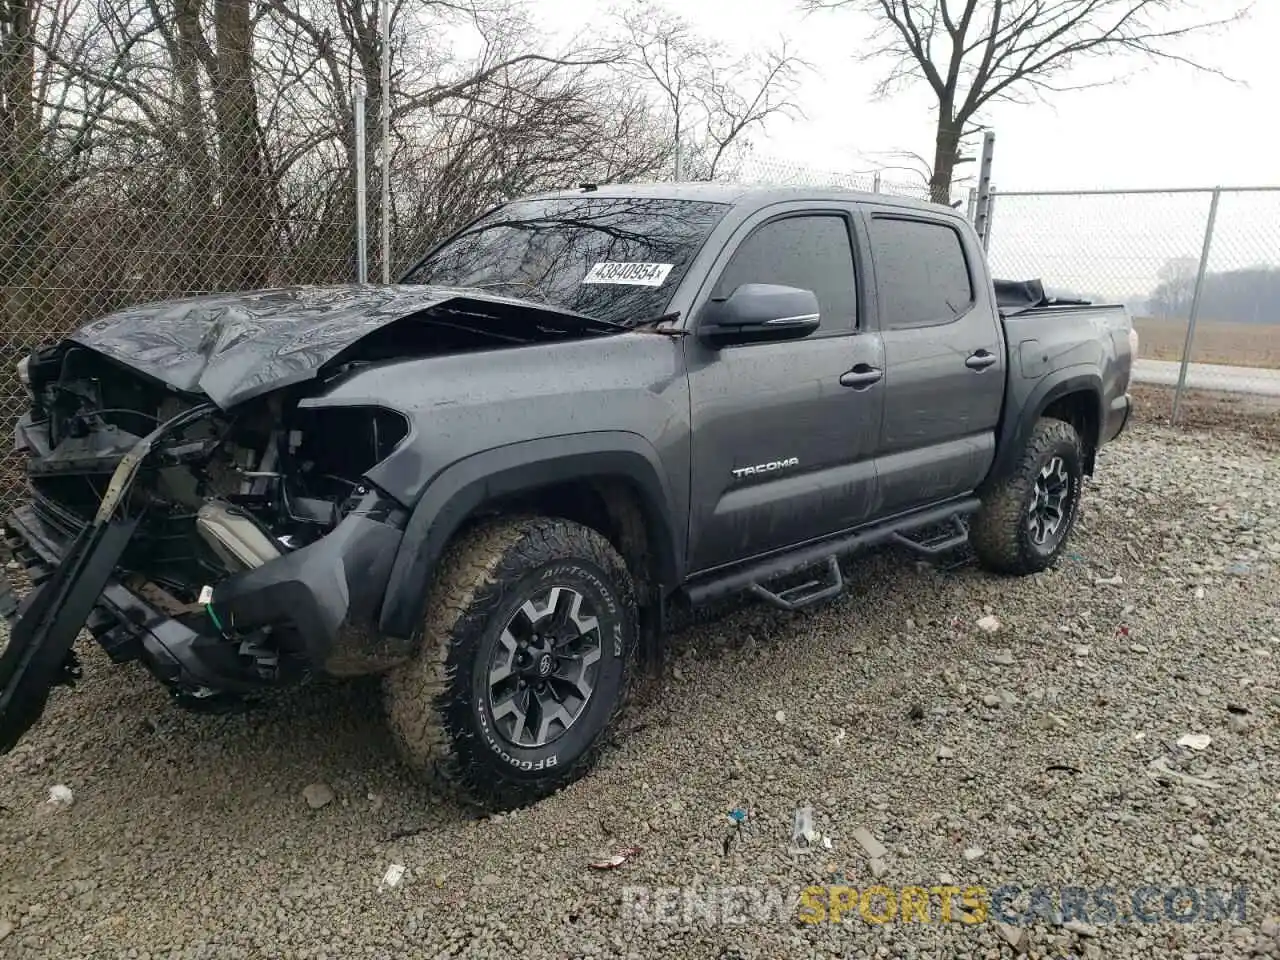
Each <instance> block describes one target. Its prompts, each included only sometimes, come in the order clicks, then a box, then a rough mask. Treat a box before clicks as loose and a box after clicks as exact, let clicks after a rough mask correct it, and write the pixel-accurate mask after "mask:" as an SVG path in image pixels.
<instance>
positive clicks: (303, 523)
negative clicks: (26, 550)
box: [24, 346, 408, 612]
mask: <svg viewBox="0 0 1280 960" xmlns="http://www.w3.org/2000/svg"><path fill="white" fill-rule="evenodd" d="M27 375H28V377H29V381H30V384H31V387H32V392H33V402H32V413H33V416H32V423H31V425H30V426H27V427H25V428H24V432H25V435H26V439H27V441H28V443H29V444H30V446H31V447H33V448H34V449H33V450H32V452H33V453H34V454H35V455H36V456H35V457H34V458H33V459H32V461H31V462H30V464H29V475H30V479H31V486H32V492H33V494H34V498H33V501H34V503H35V505H36V507H37V509H38V511H39V512H40V513H42V514H45V515H46V519H48V520H50V521H51V522H53V523H54V524H55V525H56V526H58V527H59V528H60V529H62V530H63V531H64V532H66V533H68V534H72V533H74V532H76V531H77V529H78V528H79V526H80V525H82V524H83V523H84V522H86V521H88V520H89V519H90V518H91V517H92V516H93V513H94V511H96V509H97V507H98V504H99V503H100V501H101V499H102V496H103V494H104V493H105V491H106V487H107V483H108V481H109V480H110V477H111V473H112V471H113V470H114V469H115V466H116V464H117V463H119V460H120V458H121V457H122V456H123V455H124V454H125V453H127V452H128V451H129V450H130V449H131V448H132V447H133V446H134V445H135V444H136V443H138V441H139V440H140V439H141V438H142V437H143V436H145V435H146V434H147V433H148V432H149V431H150V430H151V429H153V428H154V427H155V426H156V425H158V424H160V423H163V422H165V421H167V420H169V419H171V418H172V417H174V416H175V415H177V414H179V413H181V412H182V411H183V410H184V409H187V408H189V407H191V406H193V401H191V400H189V399H186V398H182V397H178V396H175V395H174V394H173V393H171V392H169V391H167V390H164V389H163V388H161V387H158V386H152V385H151V384H148V383H146V382H145V381H144V380H142V379H141V378H140V377H138V376H137V375H135V374H131V373H130V372H129V371H126V370H122V369H121V368H119V367H118V366H117V365H116V364H114V363H112V362H111V361H109V360H106V359H105V358H103V357H101V356H100V355H98V354H95V353H93V352H92V351H90V350H87V349H84V348H79V347H75V346H72V347H71V348H70V349H68V350H58V349H56V348H55V349H54V350H52V351H48V352H46V354H45V355H43V356H42V355H35V356H33V357H32V359H31V362H30V364H29V366H28V370H27ZM295 400H296V398H295ZM407 431H408V425H407V423H406V422H405V420H404V418H403V417H401V416H400V415H399V414H396V413H393V412H391V411H388V410H382V409H378V408H351V407H344V408H335V409H326V410H308V409H300V408H298V407H297V406H296V402H294V403H290V400H289V399H287V398H285V397H282V396H281V395H280V394H272V395H270V396H268V397H264V398H262V399H261V400H260V401H257V402H250V403H248V404H246V405H245V406H244V407H243V408H240V409H237V410H236V411H235V412H234V414H221V413H218V414H215V415H213V416H210V417H207V418H204V419H201V420H199V421H198V422H196V423H193V424H191V425H190V426H189V427H187V428H186V429H185V430H183V431H182V432H181V433H180V435H178V436H175V437H172V438H169V439H168V440H167V442H166V444H165V446H164V447H163V449H161V450H158V451H157V452H156V454H155V455H154V456H153V458H152V462H151V464H150V465H149V467H148V468H147V469H145V470H144V472H143V474H142V475H141V476H140V477H139V480H138V482H136V483H135V484H134V485H133V487H132V489H131V491H130V496H129V498H128V500H127V501H126V502H125V503H124V504H122V507H121V509H122V511H123V512H125V513H126V514H137V515H140V516H141V517H142V522H141V524H140V526H139V529H138V531H137V533H136V534H135V536H134V540H133V542H132V543H131V544H130V546H129V550H128V551H127V554H126V559H125V562H124V564H123V565H124V566H125V567H127V568H128V569H129V570H131V571H133V572H135V573H136V574H137V575H139V576H141V577H143V578H145V580H146V581H148V582H149V583H150V584H152V585H153V588H154V589H152V590H151V591H149V592H150V593H151V594H152V596H153V597H156V598H160V597H164V598H165V603H164V604H163V605H164V606H165V607H166V608H170V612H173V611H174V610H175V609H177V608H180V607H186V606H190V605H192V604H195V603H196V602H197V601H198V599H199V594H200V591H201V589H202V587H204V586H205V585H207V584H211V583H216V582H217V581H219V580H221V579H223V578H225V577H227V576H229V575H231V574H234V573H239V572H241V571H244V570H248V569H252V568H254V567H258V566H261V565H262V564H264V563H266V562H268V561H270V560H273V559H276V558H278V557H280V556H282V555H283V554H285V553H288V552H289V551H292V550H296V549H298V548H299V547H303V546H306V545H307V544H310V543H312V542H314V541H315V540H317V539H319V538H320V537H323V536H324V535H326V534H328V533H330V532H332V531H333V529H334V528H335V527H336V526H337V524H338V523H339V522H340V521H341V519H342V518H343V517H345V516H346V515H347V514H348V513H349V512H351V511H352V510H353V509H355V508H357V507H358V506H359V504H360V503H361V501H362V498H363V495H364V493H365V492H366V491H365V490H364V488H363V487H362V486H361V481H360V476H361V474H362V473H363V472H364V471H365V470H367V469H368V468H369V467H370V466H372V465H373V464H375V463H378V462H379V461H380V460H382V459H383V458H384V457H386V456H387V455H388V454H389V453H390V452H391V451H392V450H393V449H394V448H395V446H396V444H398V443H399V442H400V441H401V440H402V439H403V438H404V436H405V435H406V433H407Z"/></svg>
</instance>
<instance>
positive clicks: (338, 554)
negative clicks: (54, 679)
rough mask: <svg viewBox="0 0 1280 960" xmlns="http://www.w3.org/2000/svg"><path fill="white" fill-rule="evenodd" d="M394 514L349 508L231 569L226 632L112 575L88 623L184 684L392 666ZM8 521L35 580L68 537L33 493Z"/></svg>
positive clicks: (222, 612) (221, 608)
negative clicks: (312, 537) (262, 559)
mask: <svg viewBox="0 0 1280 960" xmlns="http://www.w3.org/2000/svg"><path fill="white" fill-rule="evenodd" d="M388 520H390V521H391V522H388ZM397 520H398V518H397V517H392V518H388V517H386V516H381V517H379V516H375V515H371V514H368V513H357V512H353V513H351V514H349V515H348V516H347V517H346V518H345V519H344V520H343V521H342V522H341V523H340V524H339V525H338V526H337V528H336V529H335V530H334V531H333V532H332V533H330V534H329V535H328V536H326V537H324V538H322V539H320V540H318V541H316V542H315V543H313V544H311V545H309V546H307V547H303V548H301V549H299V550H296V551H294V552H292V553H289V554H286V555H285V556H283V557H281V558H279V559H277V560H273V561H271V562H269V563H266V564H264V565H263V566H261V567H258V568H256V569H254V570H249V571H246V572H245V573H241V574H238V575H236V576H233V577H229V578H227V579H226V580H223V581H222V582H221V583H219V584H218V585H217V586H216V587H215V588H214V592H213V601H212V604H211V606H212V608H213V610H214V613H215V615H216V617H217V620H218V622H219V623H221V624H222V628H223V629H224V630H225V631H226V633H225V634H224V633H223V632H220V631H219V629H218V628H217V627H216V626H215V625H214V621H213V620H212V619H211V618H210V617H209V616H208V614H206V613H205V612H204V611H203V610H200V609H198V608H192V609H191V610H190V611H189V612H184V613H181V614H173V613H169V612H165V611H162V610H160V609H158V608H157V606H156V605H155V604H154V603H153V602H151V601H149V600H148V599H146V597H145V596H144V594H145V590H143V589H141V588H139V589H137V590H135V589H131V588H130V587H126V586H125V585H124V584H122V583H121V582H120V581H119V580H118V579H116V578H112V579H111V580H110V581H109V582H108V583H107V585H106V587H105V588H104V589H103V591H102V594H101V595H100V597H99V599H98V603H97V605H96V606H95V608H94V611H93V614H92V615H91V616H90V618H89V620H88V622H87V623H86V627H87V628H88V629H89V630H90V632H91V633H93V635H94V637H95V638H96V639H97V640H98V642H99V643H100V644H101V645H102V647H103V648H104V649H105V650H106V652H107V653H108V654H109V655H110V656H111V657H112V659H113V660H116V661H117V662H125V661H130V660H135V659H136V660H141V661H142V662H143V663H144V664H145V665H146V666H147V667H148V668H149V669H150V670H151V671H152V672H153V673H154V674H155V675H156V676H157V677H158V678H159V679H161V680H162V681H164V682H165V683H166V684H168V685H169V686H170V687H172V688H175V689H176V690H179V691H183V692H187V693H193V692H197V691H200V692H205V693H207V692H208V691H218V692H229V693H246V692H250V691H252V690H256V689H260V688H262V687H264V686H274V685H278V684H280V683H282V682H288V681H289V680H291V679H296V678H297V677H299V676H305V675H306V674H307V673H310V672H323V673H335V674H354V673H368V672H374V671H377V670H380V669H385V668H386V667H387V666H390V665H392V663H393V661H389V658H387V657H385V656H384V655H383V654H382V652H381V650H380V644H379V642H378V640H377V634H376V631H375V630H374V629H373V627H374V626H376V623H377V613H378V609H379V607H380V604H381V598H382V594H383V591H384V590H385V588H386V582H387V578H388V576H389V574H390V568H391V563H392V560H393V558H394V556H395V552H396V548H397V547H398V546H399V543H400V538H401V530H400V529H399V527H398V526H397V525H396V521H397ZM5 526H6V527H7V528H8V529H7V537H8V539H10V540H11V541H14V540H15V539H16V540H17V541H19V542H20V543H21V544H24V545H25V547H26V549H25V550H24V549H21V548H19V549H17V550H16V551H15V553H16V555H17V557H18V559H19V560H20V561H21V562H22V563H23V564H24V565H25V566H26V567H27V569H28V573H29V574H30V575H31V578H32V580H33V582H36V583H38V582H39V581H40V580H42V579H43V578H44V577H45V576H47V575H48V572H49V571H50V570H52V568H53V567H55V566H57V564H58V563H59V562H60V561H61V559H62V556H63V553H64V552H65V550H66V549H67V547H68V545H69V542H70V538H69V537H68V536H67V535H66V533H65V531H62V530H59V529H58V528H56V527H55V526H53V525H52V524H51V523H49V522H47V521H46V520H45V519H44V518H42V517H41V515H40V514H39V513H38V512H37V511H36V510H35V509H34V508H33V507H32V506H31V505H30V504H24V505H22V506H20V507H18V508H17V509H16V510H14V511H13V512H12V513H11V514H10V515H9V517H7V518H6V520H5ZM131 586H132V584H131Z"/></svg>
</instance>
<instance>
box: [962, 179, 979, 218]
mask: <svg viewBox="0 0 1280 960" xmlns="http://www.w3.org/2000/svg"><path fill="white" fill-rule="evenodd" d="M977 208H978V188H977V187H970V188H969V205H968V207H966V208H965V212H964V216H965V219H966V220H968V221H969V222H970V223H973V215H974V213H975V212H976V211H977Z"/></svg>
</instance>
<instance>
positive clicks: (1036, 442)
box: [969, 418, 1084, 575]
mask: <svg viewBox="0 0 1280 960" xmlns="http://www.w3.org/2000/svg"><path fill="white" fill-rule="evenodd" d="M1083 480H1084V456H1083V450H1082V444H1081V442H1080V435H1079V434H1078V433H1076V429H1075V427H1073V426H1072V425H1071V424H1069V423H1066V422H1065V421H1063V420H1054V419H1050V418H1044V419H1041V420H1039V421H1038V422H1037V423H1036V425H1035V427H1034V428H1033V429H1032V431H1031V436H1030V437H1029V438H1028V440H1027V445H1026V447H1025V448H1024V450H1023V452H1022V457H1021V459H1020V460H1019V461H1018V464H1017V466H1016V467H1015V468H1014V469H1013V470H1012V471H1011V472H1010V473H1009V475H1008V476H1007V477H1005V478H1004V480H1003V481H1001V482H1000V483H999V484H997V485H996V486H995V487H994V488H992V489H991V490H990V491H988V492H987V494H986V495H985V496H984V497H983V500H982V507H981V509H980V510H979V511H978V513H977V514H976V515H975V516H974V518H973V523H972V524H971V525H970V528H969V540H970V542H971V543H972V544H973V549H974V552H975V553H976V554H977V555H978V560H979V562H980V563H981V564H982V565H983V566H984V567H986V568H987V569H988V570H992V571H994V572H996V573H1004V574H1014V575H1022V574H1028V573H1038V572H1039V571H1041V570H1044V569H1046V568H1048V567H1050V566H1052V565H1053V563H1054V562H1055V561H1056V560H1057V559H1058V555H1059V554H1060V553H1061V552H1062V549H1063V547H1064V546H1065V544H1066V542H1067V538H1068V537H1069V536H1070V534H1071V530H1072V529H1073V528H1074V526H1075V522H1076V515H1077V513H1078V512H1079V509H1080V490H1081V486H1082V483H1083Z"/></svg>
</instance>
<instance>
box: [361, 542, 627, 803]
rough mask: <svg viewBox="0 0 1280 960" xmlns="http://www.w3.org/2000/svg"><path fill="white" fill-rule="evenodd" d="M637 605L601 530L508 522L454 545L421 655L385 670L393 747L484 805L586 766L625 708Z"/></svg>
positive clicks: (528, 796) (515, 799)
mask: <svg viewBox="0 0 1280 960" xmlns="http://www.w3.org/2000/svg"><path fill="white" fill-rule="evenodd" d="M636 636H637V624H636V608H635V601H634V597H633V591H632V584H631V578H630V576H629V574H628V572H627V569H626V565H625V564H624V563H623V561H622V558H621V557H620V556H618V554H617V552H616V551H615V550H614V549H613V547H612V546H611V545H610V544H609V542H608V541H607V540H605V538H604V537H602V536H601V535H600V534H598V533H596V532H595V531H594V530H591V529H590V528H588V527H584V526H582V525H580V524H576V523H572V522H570V521H567V520H559V519H550V518H527V519H504V520H500V521H497V522H495V523H490V524H488V525H486V526H483V527H480V528H478V529H476V530H474V531H472V532H471V533H469V534H467V535H465V536H464V537H462V538H461V539H460V541H458V542H457V543H455V544H454V545H453V546H452V547H451V549H450V550H449V551H447V555H446V556H445V557H444V558H443V559H442V561H441V563H440V566H439V569H438V572H437V577H436V582H435V585H434V587H433V589H432V593H431V600H430V608H429V611H428V615H427V622H426V626H425V633H424V638H423V643H422V648H421V651H420V652H419V654H418V656H417V657H416V658H415V659H414V660H413V661H411V662H410V663H408V664H406V665H405V666H403V667H400V668H398V669H397V670H395V671H394V672H392V673H391V674H389V675H388V677H387V680H386V701H387V709H388V715H389V718H390V724H391V728H392V732H393V734H394V736H395V739H396V741H397V745H398V747H399V749H400V752H401V755H402V756H403V757H404V759H405V760H406V761H407V762H408V764H409V765H410V766H412V767H413V768H415V769H417V770H419V771H421V772H423V773H427V774H429V775H432V776H433V777H435V778H437V779H440V780H442V781H444V782H445V783H446V784H448V785H449V786H451V787H453V788H456V789H458V790H460V792H461V793H462V794H463V795H464V796H465V797H466V798H469V799H471V800H473V801H475V802H478V803H479V804H481V805H482V806H485V807H487V808H490V809H509V808H512V807H517V806H523V805H525V804H528V803H532V802H534V801H536V800H538V799H541V798H542V797H544V796H546V795H547V794H549V793H552V792H553V791H555V790H556V789H558V788H559V787H562V786H564V785H566V784H568V783H570V782H572V781H574V780H577V779H579V778H580V777H581V776H583V775H584V774H585V773H586V772H587V771H588V770H589V769H590V768H591V766H592V765H593V764H594V762H595V759H596V756H597V754H598V751H599V749H600V747H601V746H602V745H603V742H604V740H605V738H606V736H607V734H608V732H609V731H610V729H611V727H612V726H613V725H614V723H615V721H616V718H617V716H618V714H619V712H620V711H621V709H622V707H623V706H624V704H625V702H626V700H627V697H628V693H629V685H630V681H631V674H632V667H633V657H634V653H635V648H636Z"/></svg>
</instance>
